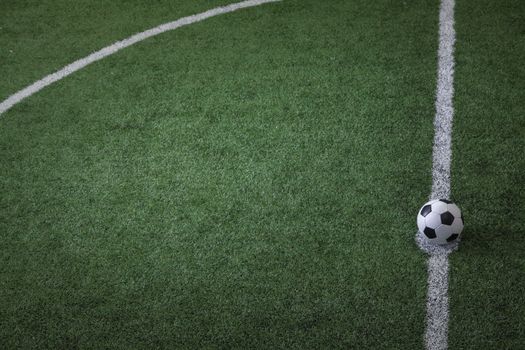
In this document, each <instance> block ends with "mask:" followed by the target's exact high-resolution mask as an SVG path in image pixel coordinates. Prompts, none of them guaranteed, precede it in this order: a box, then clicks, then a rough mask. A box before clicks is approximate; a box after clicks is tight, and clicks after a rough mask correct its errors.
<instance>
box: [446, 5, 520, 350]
mask: <svg viewBox="0 0 525 350" xmlns="http://www.w3.org/2000/svg"><path fill="white" fill-rule="evenodd" d="M524 15H525V6H524V3H523V2H521V1H503V2H498V3H492V2H489V1H478V2H471V3H465V2H458V6H457V21H456V22H457V33H458V41H457V55H456V56H457V67H456V97H455V101H456V108H457V111H456V117H455V126H454V138H453V139H454V151H453V154H454V162H453V167H452V174H453V182H452V185H453V194H454V196H455V197H456V198H457V201H458V202H460V204H461V206H462V207H463V210H464V213H465V220H466V231H465V235H464V240H463V242H462V245H461V250H460V251H459V252H458V253H457V254H454V255H452V258H451V268H452V271H451V287H450V297H451V323H450V345H451V348H458V349H467V348H468V349H496V348H497V349H521V348H523V347H524V346H525V297H524V296H525V281H524V280H523V271H525V258H524V255H523V252H524V250H525V230H524V229H523V223H524V222H525V214H524V213H525V194H524V192H523V185H524V184H525V170H524V169H525V157H524V153H523V150H524V149H525V120H524V119H523V116H524V114H525V108H524V107H525V104H524V101H525V93H524V92H525V70H524V66H523V62H524V60H525V17H524Z"/></svg>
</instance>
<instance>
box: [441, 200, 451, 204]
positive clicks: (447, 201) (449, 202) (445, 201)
mask: <svg viewBox="0 0 525 350" xmlns="http://www.w3.org/2000/svg"><path fill="white" fill-rule="evenodd" d="M439 201H440V202H443V203H447V204H452V202H451V201H449V200H448V199H440V200H439Z"/></svg>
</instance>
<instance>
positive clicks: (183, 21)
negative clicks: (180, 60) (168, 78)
mask: <svg viewBox="0 0 525 350" xmlns="http://www.w3.org/2000/svg"><path fill="white" fill-rule="evenodd" d="M278 1H281V0H247V1H241V2H237V3H234V4H230V5H227V6H221V7H216V8H213V9H211V10H208V11H205V12H202V13H199V14H195V15H192V16H187V17H183V18H180V19H178V20H176V21H173V22H169V23H164V24H161V25H159V26H157V27H155V28H151V29H148V30H146V31H143V32H140V33H137V34H135V35H132V36H130V37H129V38H126V39H124V40H121V41H117V42H116V43H114V44H111V45H109V46H107V47H105V48H103V49H101V50H99V51H96V52H93V53H92V54H90V55H89V56H86V57H84V58H81V59H79V60H77V61H75V62H73V63H71V64H69V65H67V66H65V67H64V68H62V69H60V70H59V71H57V72H55V73H52V74H49V75H48V76H46V77H44V78H42V79H40V80H38V81H36V82H34V83H33V84H31V85H29V86H27V87H26V88H24V89H22V90H20V91H18V92H16V93H14V94H13V95H11V96H9V97H8V98H7V99H6V100H4V101H2V102H1V103H0V115H1V114H3V113H4V112H6V111H7V110H8V109H10V108H11V107H13V106H14V105H16V104H17V103H19V102H21V101H22V100H24V99H25V98H27V97H29V96H31V95H33V94H35V93H37V92H38V91H40V90H42V89H43V88H45V87H46V86H48V85H51V84H53V83H55V82H57V81H59V80H61V79H63V78H65V77H67V76H68V75H70V74H72V73H74V72H76V71H78V70H80V69H82V68H84V67H86V66H87V65H89V64H91V63H93V62H96V61H99V60H101V59H103V58H105V57H107V56H109V55H112V54H114V53H116V52H117V51H120V50H122V49H124V48H126V47H128V46H131V45H133V44H136V43H138V42H140V41H142V40H145V39H148V38H151V37H153V36H156V35H159V34H162V33H164V32H167V31H170V30H174V29H177V28H180V27H183V26H186V25H189V24H192V23H196V22H200V21H202V20H205V19H207V18H210V17H214V16H218V15H222V14H225V13H228V12H233V11H237V10H240V9H243V8H247V7H254V6H258V5H262V4H265V3H269V2H278Z"/></svg>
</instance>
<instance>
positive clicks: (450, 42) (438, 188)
mask: <svg viewBox="0 0 525 350" xmlns="http://www.w3.org/2000/svg"><path fill="white" fill-rule="evenodd" d="M455 41H456V32H455V30H454V0H441V7H440V11H439V51H438V79H437V92H436V115H435V118H434V130H435V134H434V147H433V151H432V152H433V163H432V192H431V194H430V199H437V198H450V163H451V160H452V147H451V146H452V120H453V117H454V106H453V104H452V103H453V97H454V43H455ZM416 240H417V242H418V244H419V246H420V247H421V249H423V250H424V251H426V252H427V253H428V254H429V255H430V256H429V258H428V262H427V265H428V292H427V319H426V321H427V325H426V331H425V346H426V349H428V350H444V349H447V348H448V254H449V253H450V252H452V251H453V250H455V249H456V248H457V244H458V243H457V242H455V243H452V244H450V245H448V246H431V245H429V244H427V243H426V240H425V238H424V237H423V235H422V234H421V233H418V234H417V236H416Z"/></svg>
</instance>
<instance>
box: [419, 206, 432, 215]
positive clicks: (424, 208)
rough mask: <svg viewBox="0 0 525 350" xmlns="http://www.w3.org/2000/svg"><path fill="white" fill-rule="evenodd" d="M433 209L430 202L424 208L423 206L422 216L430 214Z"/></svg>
mask: <svg viewBox="0 0 525 350" xmlns="http://www.w3.org/2000/svg"><path fill="white" fill-rule="evenodd" d="M431 211H432V206H431V205H430V204H429V205H425V206H424V207H423V208H421V216H422V217H425V216H427V215H428V214H430V212H431Z"/></svg>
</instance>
